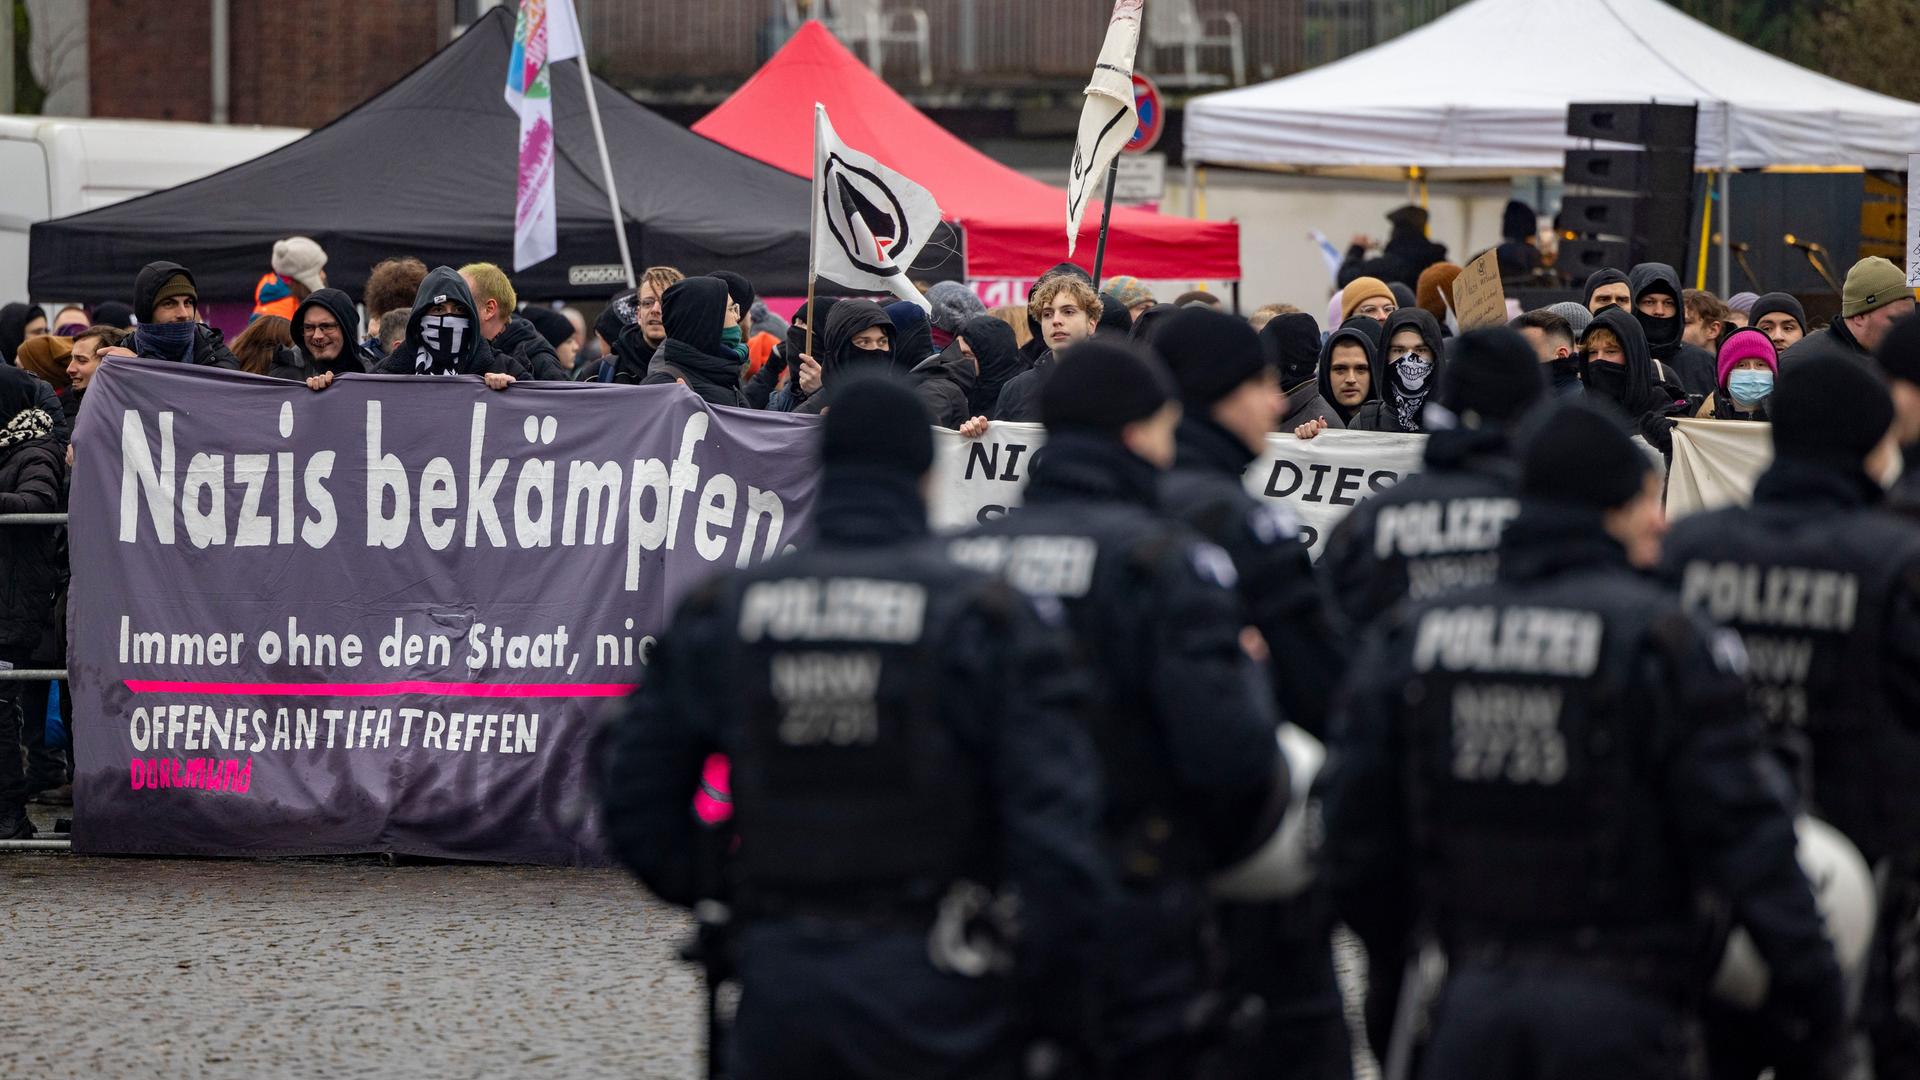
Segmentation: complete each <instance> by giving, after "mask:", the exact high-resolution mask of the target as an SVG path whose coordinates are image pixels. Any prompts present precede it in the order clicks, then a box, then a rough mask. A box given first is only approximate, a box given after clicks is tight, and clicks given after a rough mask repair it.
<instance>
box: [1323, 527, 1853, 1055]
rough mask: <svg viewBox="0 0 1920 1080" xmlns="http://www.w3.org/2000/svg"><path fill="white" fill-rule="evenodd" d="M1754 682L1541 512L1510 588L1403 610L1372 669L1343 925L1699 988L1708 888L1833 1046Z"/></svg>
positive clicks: (1340, 738)
mask: <svg viewBox="0 0 1920 1080" xmlns="http://www.w3.org/2000/svg"><path fill="white" fill-rule="evenodd" d="M1742 663H1743V661H1742V656H1741V652H1740V648H1739V643H1738V641H1737V640H1734V639H1733V638H1732V636H1731V635H1729V634H1727V633H1726V632H1725V631H1718V630H1715V629H1713V628H1712V627H1711V626H1710V625H1708V624H1706V623H1705V622H1704V621H1696V620H1695V619H1693V618H1691V617H1689V616H1688V615H1687V614H1686V613H1685V612H1684V611H1683V610H1682V609H1681V608H1680V606H1679V604H1678V603H1677V601H1676V600H1675V598H1674V597H1673V596H1672V595H1671V594H1670V593H1668V592H1666V591H1664V590H1663V589H1661V588H1660V587H1659V586H1658V585H1657V584H1656V583H1654V582H1653V581H1650V580H1648V579H1645V578H1643V577H1641V576H1640V575H1638V574H1636V573H1634V572H1633V571H1632V570H1631V569H1630V568H1629V567H1628V566H1627V564H1626V558H1625V553H1624V551H1623V550H1622V549H1621V547H1620V546H1619V545H1618V544H1617V543H1615V542H1613V541H1612V540H1610V539H1609V538H1607V536H1606V534H1605V532H1604V530H1603V528H1602V526H1601V522H1600V516H1599V514H1597V513H1596V512H1594V511H1591V510H1585V509H1580V508H1576V507H1570V506H1565V505H1562V504H1554V503H1545V502H1523V503H1522V506H1521V513H1520V515H1519V517H1517V518H1515V519H1514V521H1513V522H1512V523H1511V524H1510V525H1509V526H1508V527H1507V532H1506V535H1505V537H1504V539H1503V540H1502V543H1501V548H1500V568H1499V578H1498V580H1497V581H1496V582H1495V583H1494V584H1491V585H1488V586H1485V587H1482V588H1478V589H1469V590H1464V591H1461V592H1457V593H1452V594H1449V595H1447V596H1445V597H1443V598H1441V599H1438V600H1434V601H1430V602H1427V603H1424V604H1414V605H1409V606H1407V607H1405V608H1403V609H1401V611H1400V612H1397V613H1396V614H1395V615H1394V616H1392V617H1390V618H1389V619H1387V620H1384V621H1382V622H1381V623H1379V624H1377V625H1376V626H1375V628H1374V630H1373V631H1372V632H1371V633H1370V634H1369V635H1368V639H1367V643H1366V645H1365V647H1364V648H1363V649H1362V651H1361V653H1360V655H1359V656H1358V657H1357V658H1356V660H1355V663H1354V667H1353V671H1354V673H1355V675H1354V678H1353V679H1352V680H1351V683H1350V691H1351V697H1350V700H1349V702H1348V708H1347V709H1346V710H1345V711H1344V713H1343V715H1342V716H1341V717H1340V718H1339V719H1338V720H1337V726H1336V730H1335V736H1334V745H1333V747H1332V753H1331V755H1330V758H1329V762H1328V767H1327V770H1326V771H1325V772H1324V773H1323V774H1322V776H1323V782H1324V784H1325V788H1324V790H1325V800H1326V801H1325V815H1326V817H1325V820H1326V829H1327V834H1326V845H1325V852H1326V860H1327V861H1326V868H1327V873H1328V875H1329V879H1330V882H1331V884H1332V887H1333V890H1334V895H1335V898H1336V902H1337V903H1338V904H1339V906H1340V909H1341V913H1342V915H1343V916H1344V917H1345V918H1346V920H1347V922H1348V924H1349V925H1351V926H1352V927H1353V928H1354V929H1355V930H1356V931H1358V932H1359V933H1360V934H1361V935H1362V937H1363V938H1365V939H1366V940H1367V942H1368V945H1369V947H1370V948H1378V949H1380V950H1381V951H1383V952H1385V953H1388V954H1391V953H1392V952H1393V951H1395V950H1396V949H1398V948H1399V947H1401V946H1402V945H1403V943H1404V942H1405V941H1406V939H1407V935H1408V934H1409V932H1410V931H1411V930H1412V929H1413V928H1414V927H1415V926H1416V925H1422V926H1425V927H1426V928H1427V929H1428V930H1429V931H1430V932H1432V933H1433V934H1434V935H1435V936H1437V938H1438V939H1439V940H1440V942H1441V943H1442V944H1443V945H1444V946H1445V947H1446V948H1447V949H1448V950H1449V953H1450V954H1451V956H1452V958H1453V960H1454V961H1455V962H1458V963H1469V962H1472V960H1473V958H1474V956H1475V955H1476V953H1477V952H1478V951H1479V950H1483V949H1488V948H1491V949H1496V950H1502V951H1511V950H1516V949H1517V950H1523V951H1527V952H1532V953H1535V954H1544V955H1549V956H1557V957H1561V958H1564V960H1565V962H1566V963H1567V964H1568V966H1569V967H1570V968H1571V969H1573V970H1579V968H1580V967H1581V966H1582V965H1583V964H1584V965H1588V966H1589V968H1590V970H1593V971H1595V972H1597V973H1601V974H1603V975H1604V974H1605V973H1607V972H1613V973H1619V972H1633V973H1635V975H1634V976H1629V977H1638V978H1646V979H1653V980H1656V981H1661V982H1664V983H1665V984H1666V985H1667V986H1668V987H1669V988H1670V989H1684V988H1690V987H1697V983H1698V981H1699V979H1700V977H1701V976H1703V975H1704V974H1705V973H1704V972H1701V971H1696V970H1691V965H1692V963H1693V960H1694V957H1693V956H1691V955H1690V953H1691V952H1692V947H1693V946H1694V945H1696V944H1697V943H1698V938H1697V937H1696V929H1695V923H1694V911H1695V910H1696V909H1695V904H1696V893H1697V892H1698V891H1700V890H1706V891H1708V892H1710V893H1712V894H1717V895H1718V896H1719V897H1720V898H1721V899H1722V900H1723V901H1724V902H1725V903H1726V904H1728V905H1729V906H1730V910H1731V913H1732V916H1733V918H1734V920H1735V921H1736V922H1737V923H1739V924H1741V925H1743V926H1745V927H1746V928H1747V929H1748V931H1749V932H1750V933H1751V934H1752V936H1753V938H1754V941H1755V942H1756V944H1757V945H1758V947H1759V950H1760V953H1761V955H1762V956H1763V957H1765V958H1766V960H1767V962H1768V964H1769V966H1770V968H1771V971H1772V974H1773V979H1774V983H1773V986H1774V995H1775V996H1774V1000H1775V1002H1776V1003H1778V1004H1779V1005H1781V1006H1782V1007H1783V1008H1784V1009H1785V1010H1786V1011H1787V1013H1788V1014H1790V1015H1796V1016H1798V1017H1800V1018H1802V1019H1804V1020H1805V1022H1806V1023H1807V1024H1809V1025H1810V1029H1811V1030H1813V1031H1817V1032H1821V1033H1824V1034H1830V1033H1832V1032H1833V1031H1836V1030H1837V1028H1838V1025H1839V1023H1840V1017H1841V1011H1842V1003H1843V1001H1844V995H1843V993H1842V991H1841V984H1840V976H1839V969H1838V966H1837V965H1836V963H1835V961H1834V956H1833V950H1832V947H1831V946H1830V945H1829V944H1828V942H1827V939H1826V937H1825V932H1824V928H1823V925H1822V922H1821V919H1820V915H1819V912H1818V911H1817V910H1816V909H1815V907H1814V902H1813V895H1812V892H1811V890H1810V889H1809V887H1808V885H1807V881H1806V878H1805V876H1804V875H1803V874H1802V873H1801V871H1800V867H1799V863H1798V862H1797V861H1796V859H1795V854H1794V851H1795V839H1794V831H1793V817H1792V810H1791V809H1790V807H1788V806H1787V805H1786V803H1785V802H1784V801H1783V800H1782V798H1781V795H1780V792H1781V791H1782V790H1783V786H1784V784H1785V778H1784V777H1783V776H1781V775H1780V772H1779V770H1778V769H1777V768H1775V767H1774V766H1773V764H1772V763H1771V762H1770V761H1769V759H1767V758H1766V757H1765V756H1764V755H1762V754H1760V753H1759V752H1758V750H1759V744H1758V739H1757V732H1756V731H1755V730H1754V728H1753V726H1752V725H1751V724H1750V723H1749V722H1748V720H1747V717H1746V712H1745V710H1746V700H1745V692H1744V687H1743V680H1742V677H1741V668H1742Z"/></svg>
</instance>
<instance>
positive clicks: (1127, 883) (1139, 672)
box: [952, 339, 1289, 1080]
mask: <svg viewBox="0 0 1920 1080" xmlns="http://www.w3.org/2000/svg"><path fill="white" fill-rule="evenodd" d="M1175 396H1176V392H1175V389H1174V387H1173V384H1172V381H1171V379H1170V378H1169V376H1168V375H1167V373H1166V370H1165V369H1164V368H1163V367H1162V366H1161V364H1160V362H1159V361H1158V360H1157V359H1155V358H1154V357H1152V356H1151V355H1149V354H1147V353H1143V352H1140V351H1137V350H1136V349H1135V347H1133V346H1131V345H1126V344H1120V343H1117V342H1112V341H1101V340H1098V339H1096V340H1093V341H1088V342H1083V343H1081V344H1079V345H1075V346H1074V347H1073V348H1072V349H1069V350H1066V351H1065V352H1064V353H1063V354H1062V357H1061V359H1060V361H1059V362H1058V363H1057V364H1056V365H1055V367H1054V369H1053V374H1052V376H1051V377H1049V379H1048V380H1047V383H1046V386H1045V388H1044V389H1043V390H1042V391H1041V395H1040V412H1041V418H1042V419H1043V420H1044V421H1045V423H1046V425H1047V445H1046V448H1045V449H1044V450H1043V451H1042V452H1041V454H1040V457H1039V459H1038V460H1036V461H1035V462H1034V466H1033V473H1032V478H1031V480H1030V481H1029V483H1028V486H1027V489H1026V496H1025V498H1026V501H1025V505H1024V506H1023V507H1022V508H1021V509H1018V510H1015V511H1013V512H1012V513H1010V514H1009V515H1007V516H1006V517H1003V518H1001V519H999V520H997V521H994V522H990V523H988V524H987V525H985V526H983V527H982V528H980V529H978V530H975V531H974V532H971V533H969V534H967V535H965V536H963V537H961V538H958V539H956V540H954V541H953V542H952V551H953V553H954V556H955V557H956V558H957V559H959V561H961V562H964V563H968V564H971V565H978V566H982V567H989V568H993V569H997V570H998V571H1000V572H1001V573H1004V574H1005V575H1006V577H1007V579H1008V580H1009V581H1011V582H1012V583H1013V584H1014V585H1015V586H1017V587H1019V588H1020V589H1022V590H1025V591H1027V592H1030V593H1033V594H1036V595H1039V596H1044V597H1052V598H1055V599H1057V600H1058V601H1059V602H1061V603H1062V604H1064V605H1065V607H1066V611H1067V618H1068V622H1069V624H1070V626H1071V627H1072V629H1073V631H1074V638H1075V645H1076V651H1077V654H1078V655H1079V656H1080V657H1081V658H1082V659H1083V660H1084V661H1085V662H1086V664H1087V665H1088V667H1089V668H1090V669H1091V671H1092V675H1093V679H1094V682H1095V684H1096V687H1095V689H1096V692H1097V701H1096V703H1095V705H1094V706H1093V708H1092V709H1091V710H1090V713H1089V717H1088V724H1089V726H1090V729H1091V732H1092V736H1093V742H1094V745H1095V747H1096V748H1097V749H1098V752H1099V755H1100V771H1101V777H1102V781H1103V791H1102V794H1103V800H1102V802H1103V805H1102V810H1101V826H1102V829H1101V831H1102V833H1103V838H1104V842H1105V847H1106V851H1107V854H1108V857H1109V859H1110V863H1111V865H1112V867H1113V869H1114V871H1115V873H1116V874H1117V876H1118V877H1119V879H1120V892H1119V893H1118V894H1117V895H1115V896H1114V897H1113V898H1112V899H1111V900H1110V901H1109V902H1108V903H1106V904H1103V905H1102V906H1101V908H1100V910H1099V911H1098V913H1097V916H1096V918H1097V922H1098V925H1097V928H1096V942H1097V947H1096V954H1095V955H1096V961H1095V971H1094V976H1095V979H1096V981H1097V986H1098V991H1097V992H1098V993H1099V995H1100V1011H1101V1023H1100V1027H1099V1035H1098V1042H1099V1044H1100V1047H1101V1049H1102V1052H1103V1053H1104V1055H1105V1059H1106V1060H1105V1061H1104V1062H1103V1067H1104V1069H1105V1070H1106V1071H1105V1073H1104V1074H1103V1075H1106V1076H1109V1077H1113V1078H1116V1080H1121V1078H1130V1077H1142V1078H1144V1077H1153V1078H1156V1080H1159V1078H1167V1077H1186V1076H1191V1075H1193V1074H1194V1072H1195V1070H1196V1068H1197V1067H1198V1061H1199V1060H1200V1058H1201V1056H1202V1055H1203V1053H1204V1052H1205V1051H1206V1050H1207V1049H1208V1047H1209V1046H1210V1045H1211V1044H1212V1043H1213V1042H1215V1041H1216V1040H1217V1039H1218V1038H1219V1027H1220V1024H1221V1022H1222V1021H1221V1018H1220V1017H1219V1015H1218V1012H1219V1010H1218V1009H1217V1008H1216V1007H1215V1005H1216V1004H1217V996H1216V995H1215V993H1214V976H1213V965H1214V959H1215V957H1214V955H1213V953H1212V951H1211V950H1209V949H1208V948H1207V944H1206V943H1207V939H1208V923H1209V919H1208V904H1207V898H1206V891H1205V881H1206V878H1207V877H1208V875H1209V874H1211V873H1212V872H1213V871H1214V870H1216V869H1218V868H1219V867H1222V866H1225V865H1228V864H1231V863H1233V862H1235V861H1237V860H1238V859H1239V858H1240V857H1242V856H1244V855H1245V854H1247V853H1248V852H1250V851H1251V850H1252V849H1253V848H1255V847H1257V846H1258V844H1259V843H1260V842H1261V841H1263V840H1265V839H1266V838H1267V836H1268V835H1269V834H1271V833H1272V832H1273V826H1274V824H1275V822H1277V821H1278V820H1279V818H1280V815H1281V813H1282V812H1283V810H1284V808H1285V807H1284V804H1285V802H1286V799H1287V796H1288V794H1289V785H1288V783H1287V781H1286V774H1285V771H1284V764H1283V763H1282V760H1281V758H1280V756H1279V752H1278V748H1277V745H1276V742H1275V731H1276V726H1277V724H1276V719H1275V715H1274V708H1273V703H1272V700H1271V695H1270V694H1269V693H1268V691H1267V687H1266V686H1265V684H1264V677H1263V675H1262V674H1261V673H1260V672H1259V671H1258V669H1257V668H1256V667H1255V665H1254V662H1253V661H1252V660H1251V659H1250V657H1249V656H1248V655H1247V653H1246V652H1244V651H1243V649H1242V646H1241V641H1240V636H1241V630H1242V629H1243V628H1244V627H1245V626H1246V624H1247V619H1246V615H1245V613H1244V611H1243V610H1242V608H1241V606H1240V603H1239V600H1238V598H1237V597H1236V595H1235V594H1234V582H1235V575H1234V568H1233V562H1232V560H1231V559H1230V558H1228V557H1227V555H1226V553H1225V552H1223V551H1221V550H1220V549H1219V548H1218V547H1215V546H1214V545H1212V544H1209V543H1206V542H1205V541H1204V540H1202V539H1201V538H1200V537H1199V536H1197V535H1195V534H1194V533H1193V532H1191V531H1190V530H1188V529H1187V528H1186V527H1185V526H1183V525H1180V524H1179V523H1177V522H1175V521H1173V520H1172V519H1170V518H1168V517H1166V516H1164V515H1163V514H1162V513H1161V512H1160V511H1159V509H1158V504H1159V484H1160V478H1161V473H1162V471H1163V470H1164V469H1165V468H1166V467H1167V466H1169V465H1171V464H1172V462H1173V456H1174V428H1175V426H1176V425H1177V423H1178V422H1179V416H1180V407H1179V405H1178V403H1177V402H1176V401H1175Z"/></svg>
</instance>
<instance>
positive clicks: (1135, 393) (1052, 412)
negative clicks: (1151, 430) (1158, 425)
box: [1040, 340, 1180, 433]
mask: <svg viewBox="0 0 1920 1080" xmlns="http://www.w3.org/2000/svg"><path fill="white" fill-rule="evenodd" d="M1179 396H1180V391H1179V389H1178V388H1177V387H1175V386H1174V383H1173V377H1172V376H1171V375H1168V374H1167V369H1166V368H1165V367H1164V366H1163V365H1162V364H1161V363H1160V361H1159V360H1157V359H1155V358H1154V357H1153V355H1152V354H1151V353H1148V352H1146V351H1144V350H1141V349H1139V348H1136V347H1134V346H1132V345H1126V344H1121V343H1120V342H1117V341H1113V340H1093V341H1083V342H1081V343H1079V344H1078V345H1075V346H1073V347H1072V348H1070V349H1068V350H1066V352H1065V353H1063V354H1062V355H1061V357H1060V359H1059V360H1057V361H1055V362H1054V365H1053V373H1052V374H1051V375H1049V376H1047V381H1046V384H1045V385H1044V386H1043V387H1041V389H1040V422H1041V423H1043V424H1045V425H1047V429H1048V430H1049V431H1073V430H1077V431H1096V432H1105V433H1116V432H1118V431H1119V430H1120V429H1121V428H1123V427H1126V426H1127V425H1128V424H1131V423H1134V422H1135V421H1138V420H1145V419H1146V418H1147V417H1149V416H1152V415H1153V414H1154V413H1157V412H1159V411H1160V410H1161V409H1162V408H1164V407H1165V406H1166V404H1167V403H1168V402H1169V401H1173V400H1175V399H1176V398H1178V397H1179Z"/></svg>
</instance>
